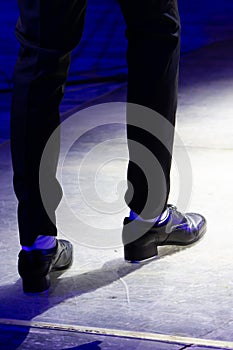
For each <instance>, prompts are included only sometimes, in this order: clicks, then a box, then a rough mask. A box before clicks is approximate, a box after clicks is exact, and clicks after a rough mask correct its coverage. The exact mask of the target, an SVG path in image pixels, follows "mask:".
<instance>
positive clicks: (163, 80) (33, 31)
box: [11, 0, 180, 246]
mask: <svg viewBox="0 0 233 350" xmlns="http://www.w3.org/2000/svg"><path fill="white" fill-rule="evenodd" d="M18 3H19V9H20V18H19V20H18V22H17V26H16V36H17V38H18V40H19V41H20V44H21V48H20V51H19V56H18V60H17V63H16V67H15V74H14V93H13V101H12V113H11V147H12V161H13V170H14V189H15V193H16V196H17V198H18V201H19V205H18V224H19V233H20V242H21V244H22V245H29V246H30V245H32V244H33V242H34V240H35V238H36V237H37V236H38V235H56V233H57V229H56V225H55V209H56V207H57V206H58V204H59V201H60V199H61V196H62V191H61V188H60V185H59V184H58V182H57V180H56V177H55V173H56V162H57V157H58V152H57V151H55V152H54V155H53V157H54V159H53V160H51V166H50V167H48V181H49V183H51V185H52V186H53V188H55V189H56V191H55V192H54V193H55V195H54V198H53V203H52V204H51V208H52V212H53V216H54V218H53V220H50V219H49V217H48V215H47V213H46V211H45V209H44V207H43V203H42V201H41V198H40V190H39V164H40V159H41V155H42V152H43V149H44V146H45V144H46V142H47V140H48V138H49V136H50V135H51V133H52V132H53V130H54V129H55V128H56V127H57V126H58V125H59V104H60V102H61V99H62V97H63V92H64V84H65V82H66V79H67V74H68V69H69V64H70V52H71V51H72V49H74V48H75V47H76V46H77V45H78V43H79V41H80V39H81V36H82V32H83V25H84V19H85V10H86V0H33V1H32V0H18ZM119 3H120V6H121V9H122V12H123V15H124V18H125V22H126V35H127V39H128V51H127V61H128V70H129V72H128V102H132V103H135V104H139V105H142V106H146V107H149V108H151V109H153V110H155V111H157V112H159V113H160V114H161V115H162V116H163V117H165V118H166V119H167V120H169V121H170V122H171V123H172V124H173V125H174V124H175V112H176V104H177V75H178V74H177V73H178V62H179V36H180V24H179V14H178V9H177V1H176V0H143V1H141V0H119ZM141 117H142V118H143V115H142V116H141ZM128 118H129V120H130V121H129V122H130V123H132V124H134V121H133V114H131V115H130V110H129V111H128ZM158 132H159V130H158ZM128 139H132V140H134V141H136V142H138V143H141V144H142V145H144V146H145V147H147V148H148V149H149V150H150V151H151V152H152V153H153V154H154V155H155V156H156V158H157V159H158V162H159V164H160V165H161V167H162V170H163V173H164V178H165V182H166V186H165V187H164V179H162V178H161V176H160V175H158V176H155V181H154V186H152V189H151V190H152V191H153V195H154V200H155V203H154V208H153V207H150V208H149V209H148V210H147V212H145V213H144V217H145V218H147V217H154V216H156V215H158V214H159V213H160V212H161V211H162V210H163V208H165V206H166V202H167V197H168V194H169V187H170V180H169V176H170V166H171V154H170V152H168V150H167V149H166V147H164V145H163V144H162V143H161V142H160V141H159V140H158V139H157V138H155V137H153V136H151V135H149V134H148V132H146V131H145V130H144V131H143V130H142V129H140V128H136V127H133V126H128ZM169 143H170V146H171V148H172V143H173V135H170V136H169ZM133 153H134V146H133V144H132V145H131V144H130V143H129V154H130V157H131V155H132V158H133ZM130 159H131V158H130ZM155 175H156V174H155ZM128 181H129V182H130V183H131V184H132V186H133V188H134V192H133V195H132V193H131V192H132V191H131V190H130V189H129V190H128V191H127V193H126V202H127V203H128V205H129V207H130V208H131V209H132V210H134V211H135V212H136V213H141V211H142V209H143V208H144V205H145V203H146V199H147V194H148V193H147V192H148V183H147V174H144V172H143V171H142V170H141V169H140V167H138V166H137V165H135V164H134V162H133V159H131V161H129V167H128ZM162 182H163V184H162ZM150 188H151V187H150ZM161 188H163V190H162V193H161ZM50 214H51V213H50Z"/></svg>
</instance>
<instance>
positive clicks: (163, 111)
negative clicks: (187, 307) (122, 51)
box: [119, 0, 206, 260]
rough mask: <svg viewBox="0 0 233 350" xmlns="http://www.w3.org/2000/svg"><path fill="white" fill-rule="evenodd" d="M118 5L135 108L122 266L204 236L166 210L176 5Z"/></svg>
mask: <svg viewBox="0 0 233 350" xmlns="http://www.w3.org/2000/svg"><path fill="white" fill-rule="evenodd" d="M119 3H120V6H121V9H122V12H123V15H124V18H125V22H126V27H127V28H126V36H127V39H128V52H127V60H128V99H127V101H128V102H129V103H133V104H137V105H140V106H138V107H135V105H131V104H128V106H127V136H128V148H129V165H128V190H127V192H126V196H125V199H126V202H127V204H128V206H129V208H130V209H131V213H130V216H129V217H127V218H125V220H124V228H123V243H124V251H125V259H126V260H143V259H147V258H150V257H152V256H155V255H157V254H158V250H157V247H158V246H160V245H166V244H168V245H169V244H175V245H189V244H191V243H194V242H196V241H197V240H199V239H200V238H201V237H202V236H203V234H204V233H205V230H206V221H205V218H204V217H203V216H201V215H199V214H194V213H190V214H181V213H180V212H178V211H177V210H176V208H175V207H174V206H169V205H167V200H168V195H169V190H170V169H171V159H172V147H173V139H174V126H175V115H176V107H177V85H178V64H179V56H180V20H179V12H178V7H177V0H144V1H141V0H119ZM142 106H144V108H142ZM146 107H148V108H150V109H151V110H153V111H155V113H151V112H149V111H148V110H146ZM156 112H157V113H159V116H158V114H156ZM161 136H162V139H163V140H165V141H164V142H163V141H161V140H160V137H161Z"/></svg>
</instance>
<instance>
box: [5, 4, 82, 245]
mask: <svg viewBox="0 0 233 350" xmlns="http://www.w3.org/2000/svg"><path fill="white" fill-rule="evenodd" d="M18 3H19V10H20V17H19V20H18V22H17V25H16V36H17V38H18V40H19V42H20V51H19V55H18V60H17V63H16V66H15V72H14V91H13V99H12V109H11V152H12V163H13V171H14V190H15V193H16V196H17V198H18V226H19V234H20V243H21V244H22V245H27V246H30V245H32V244H33V242H34V241H35V239H36V237H37V236H38V235H52V236H54V235H56V233H57V229H56V224H55V210H56V208H57V206H58V204H59V201H60V199H61V196H62V190H61V187H60V185H59V183H58V181H57V180H56V165H57V159H58V154H59V141H58V142H57V145H56V147H55V149H54V152H53V154H51V159H50V162H49V166H48V169H47V181H48V184H49V185H50V186H49V188H50V190H51V196H50V197H51V198H52V200H51V203H50V215H48V214H47V212H46V210H45V209H44V205H43V203H42V200H41V196H40V189H39V166H40V160H41V155H42V153H43V150H44V147H45V145H46V143H47V141H48V139H49V137H50V135H51V134H52V133H53V131H54V130H55V129H56V128H57V127H58V126H59V123H60V119H59V104H60V102H61V99H62V97H63V93H64V84H65V82H66V78H67V74H68V69H69V64H70V52H71V51H72V49H73V48H74V47H75V46H76V45H77V44H78V43H79V41H80V39H81V35H82V31H83V24H84V17H85V9H86V0H49V1H48V0H34V1H31V0H19V1H18Z"/></svg>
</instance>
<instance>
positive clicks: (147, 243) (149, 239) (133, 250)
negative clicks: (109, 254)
mask: <svg viewBox="0 0 233 350" xmlns="http://www.w3.org/2000/svg"><path fill="white" fill-rule="evenodd" d="M206 230H207V225H206V223H205V224H204V225H203V226H202V227H201V229H200V231H199V235H198V236H197V238H196V239H194V240H193V241H191V242H188V243H185V242H177V241H169V240H167V241H165V242H162V243H159V244H156V239H155V234H154V233H150V232H148V233H147V234H145V235H144V236H143V237H141V238H139V239H137V240H136V241H134V242H132V243H129V244H127V245H125V247H124V256H125V260H126V261H129V262H135V261H142V260H146V259H150V258H153V257H155V256H157V255H158V247H159V246H165V245H177V246H189V245H192V244H194V243H196V242H198V241H199V240H200V239H201V238H202V237H203V236H204V234H205V233H206Z"/></svg>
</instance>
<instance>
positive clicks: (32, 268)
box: [18, 239, 73, 293]
mask: <svg viewBox="0 0 233 350" xmlns="http://www.w3.org/2000/svg"><path fill="white" fill-rule="evenodd" d="M72 258H73V246H72V244H71V243H70V242H68V241H65V240H63V239H59V240H57V244H56V247H55V248H52V249H44V250H42V249H36V250H32V251H30V252H27V251H25V250H21V251H20V253H19V260H18V271H19V274H20V276H21V277H22V281H23V290H24V292H25V293H42V292H45V291H46V290H48V289H49V286H50V276H49V273H50V272H51V271H57V270H64V269H67V268H68V267H70V266H71V264H72Z"/></svg>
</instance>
